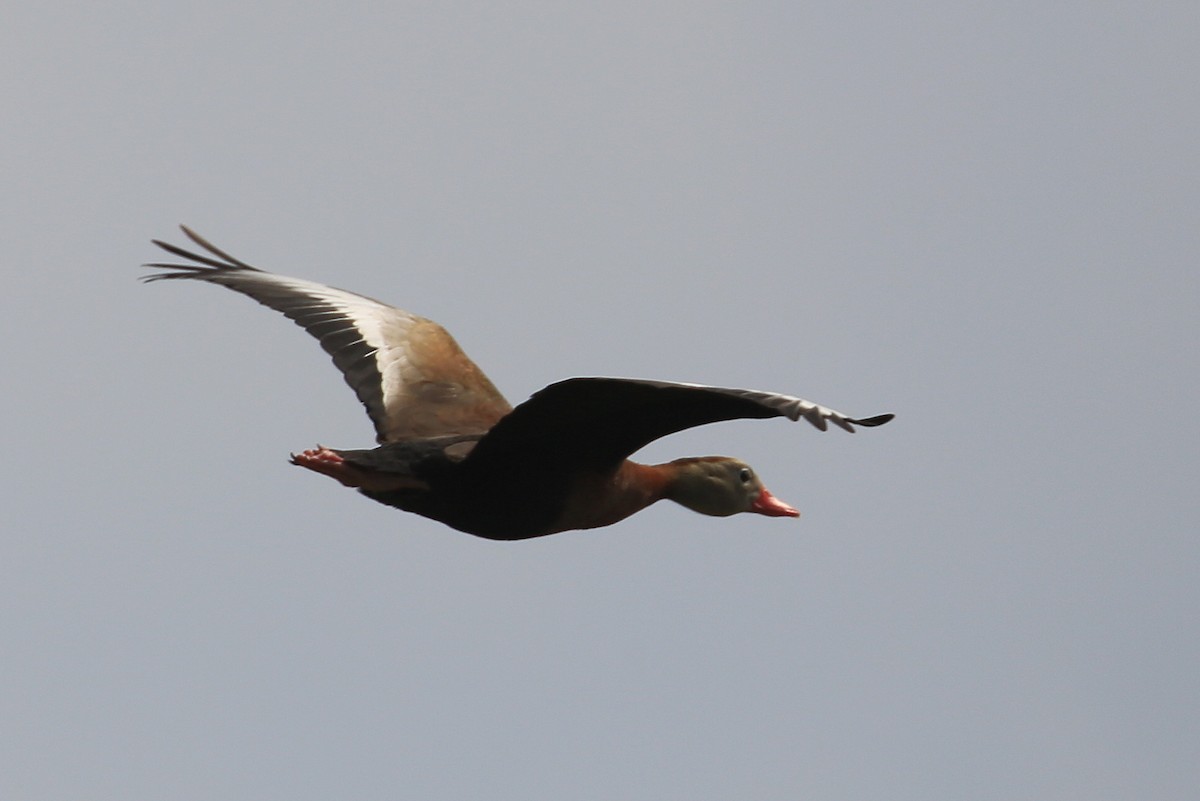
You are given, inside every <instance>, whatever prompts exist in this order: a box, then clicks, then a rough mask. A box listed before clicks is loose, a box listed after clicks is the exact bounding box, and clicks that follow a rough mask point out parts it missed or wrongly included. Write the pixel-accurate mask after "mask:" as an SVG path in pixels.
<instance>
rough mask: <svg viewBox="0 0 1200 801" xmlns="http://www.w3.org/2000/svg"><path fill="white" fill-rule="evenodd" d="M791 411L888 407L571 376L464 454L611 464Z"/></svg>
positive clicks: (835, 417) (825, 417)
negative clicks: (658, 444)
mask: <svg viewBox="0 0 1200 801" xmlns="http://www.w3.org/2000/svg"><path fill="white" fill-rule="evenodd" d="M767 417H788V418H790V419H792V420H801V419H804V420H807V421H808V422H810V423H812V424H813V425H814V426H816V427H817V428H819V429H820V430H822V431H824V430H826V428H827V427H828V424H829V423H833V424H834V425H836V426H839V427H840V428H844V429H845V430H846V431H849V432H851V433H853V432H854V426H856V425H858V426H879V425H883V424H884V423H886V422H888V421H889V420H891V419H892V417H893V415H890V414H882V415H878V416H876V417H868V418H865V419H858V418H853V417H847V416H846V415H844V414H842V413H841V412H837V411H834V410H833V409H828V408H826V407H824V406H819V405H817V404H815V403H812V402H811V401H806V400H803V399H802V398H795V397H792V396H790V395H778V394H775V393H771V392H758V391H756V390H750V389H725V388H722V387H708V386H702V385H699V384H678V383H673V382H669V381H648V380H643V379H632V378H569V379H567V380H565V381H559V382H558V383H556V384H551V385H550V386H548V387H546V388H545V389H543V390H541V391H540V392H537V393H536V394H534V395H533V397H531V398H530V399H529V400H527V401H525V402H524V403H522V404H520V405H519V406H517V407H516V408H515V409H513V411H512V413H511V414H509V415H507V416H506V417H505V418H504V419H502V420H501V421H500V422H499V423H497V424H496V425H495V427H494V428H492V429H491V430H490V431H489V432H488V433H487V434H486V435H485V436H484V437H483V439H481V440H480V441H479V444H478V445H476V446H475V449H474V451H472V453H471V455H470V457H469V458H468V461H470V462H475V463H483V462H485V461H488V460H493V459H495V460H503V459H507V458H514V457H516V456H517V455H518V454H519V455H520V456H521V458H523V459H524V458H531V459H540V460H542V461H543V462H544V463H549V464H553V465H555V466H560V467H561V466H565V465H587V466H594V467H598V468H604V467H609V466H611V465H613V464H614V463H616V462H619V461H620V460H622V459H625V458H626V457H628V456H630V455H631V454H633V453H634V452H635V451H637V450H639V449H640V448H641V447H642V446H644V445H646V444H648V443H650V442H653V441H654V440H656V439H658V438H659V437H664V436H666V435H667V434H672V433H674V432H676V431H682V430H683V429H685V428H692V427H694V426H700V425H705V424H706V423H715V422H717V421H720V420H734V419H737V418H767Z"/></svg>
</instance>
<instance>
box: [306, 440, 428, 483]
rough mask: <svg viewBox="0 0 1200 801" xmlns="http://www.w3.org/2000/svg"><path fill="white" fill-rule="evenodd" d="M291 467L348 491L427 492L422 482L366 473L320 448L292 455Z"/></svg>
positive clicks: (376, 473) (334, 452)
mask: <svg viewBox="0 0 1200 801" xmlns="http://www.w3.org/2000/svg"><path fill="white" fill-rule="evenodd" d="M291 462H292V464H295V465H299V466H300V467H306V468H308V469H309V470H312V471H313V472H315V473H320V474H321V475H324V476H329V477H330V478H333V479H337V480H338V481H339V482H341V483H342V484H343V485H345V486H347V487H358V488H361V489H367V490H378V491H388V490H399V489H428V486H429V485H427V484H426V483H425V482H423V481H417V480H415V479H412V478H407V477H405V476H397V475H391V474H388V473H379V472H376V471H374V470H364V469H363V468H361V467H355V466H354V465H352V464H349V463H347V462H346V460H345V459H343V458H342V457H341V454H339V453H338V452H337V451H335V450H331V449H330V448H326V447H325V446H323V445H318V446H317V447H315V448H310V449H309V450H306V451H304V452H303V453H301V454H295V453H293V454H291Z"/></svg>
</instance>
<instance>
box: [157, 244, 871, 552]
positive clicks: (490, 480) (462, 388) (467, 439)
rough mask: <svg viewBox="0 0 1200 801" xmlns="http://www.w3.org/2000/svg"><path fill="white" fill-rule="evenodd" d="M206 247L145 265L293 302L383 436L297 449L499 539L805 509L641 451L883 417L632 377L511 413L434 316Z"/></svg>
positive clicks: (546, 395) (697, 463)
mask: <svg viewBox="0 0 1200 801" xmlns="http://www.w3.org/2000/svg"><path fill="white" fill-rule="evenodd" d="M181 227H182V228H183V232H184V233H185V234H187V236H188V238H189V239H191V240H192V241H193V242H195V243H196V244H197V245H199V246H200V247H201V248H203V249H204V250H205V251H207V252H208V253H209V254H211V255H209V256H205V255H201V254H197V253H193V252H191V251H188V250H185V249H183V248H180V247H177V246H175V245H171V244H168V243H166V242H160V241H158V240H154V244H156V245H158V246H159V247H160V248H162V249H163V250H166V251H168V252H169V253H172V254H174V255H176V256H180V257H182V258H184V259H188V260H190V261H192V262H194V263H193V264H162V263H156V264H148V265H146V266H147V267H156V268H161V269H164V270H169V271H170V272H164V273H158V274H155V275H150V276H147V277H146V279H145V280H147V281H155V280H159V279H164V278H194V279H197V280H200V281H208V282H209V283H213V284H220V285H221V286H224V287H228V288H229V289H232V290H234V291H236V292H241V293H242V294H244V295H249V296H250V297H251V298H253V299H254V300H256V301H258V302H259V303H261V304H263V305H264V306H269V307H270V308H272V309H275V310H276V311H279V312H282V313H283V314H285V315H286V316H288V317H290V318H291V319H292V320H294V321H296V323H297V324H299V325H300V326H302V327H303V328H304V329H305V330H306V331H308V332H309V333H310V334H312V335H313V336H314V337H316V338H317V339H318V340H319V341H320V343H321V347H322V348H324V349H325V351H326V352H328V353H329V355H330V356H332V357H333V363H334V364H335V365H336V366H337V368H338V369H339V370H341V371H342V375H343V376H345V379H346V383H348V384H349V385H350V388H351V389H353V390H354V392H355V394H356V395H358V399H359V400H360V401H362V403H363V405H364V406H365V407H366V408H367V415H368V416H369V417H370V418H371V422H372V423H374V424H375V432H376V435H377V436H376V440H377V441H378V442H379V447H377V448H374V449H371V450H334V449H332V448H325V447H320V446H318V447H317V448H314V449H312V450H307V451H304V452H303V453H301V454H298V455H297V454H293V455H292V464H297V465H300V466H301V467H306V468H308V469H309V470H313V471H315V472H318V473H323V474H325V475H327V476H330V477H332V478H335V479H337V480H338V481H340V482H341V483H342V484H344V485H346V486H347V487H355V488H357V489H358V491H359V492H361V493H362V494H363V495H366V496H367V497H368V498H371V499H373V500H376V501H379V502H380V503H384V504H387V505H389V506H395V507H397V508H400V509H404V510H406V511H409V512H415V513H417V514H419V515H424V516H425V517H428V518H432V519H434V520H438V521H441V522H442V523H445V524H446V525H448V526H452V527H453V528H456V529H458V530H460V531H465V532H467V533H468V534H475V535H477V536H480V537H487V538H488V539H495V540H518V539H526V538H528V537H540V536H543V535H545V534H554V533H556V532H559V531H568V530H571V529H585V528H596V527H598V526H607V525H610V524H612V523H616V522H617V521H618V520H623V519H624V518H626V517H628V516H629V515H631V514H633V513H635V512H637V511H639V510H641V509H644V508H645V507H647V506H649V505H650V504H652V503H654V502H655V501H658V500H661V499H663V498H669V499H670V500H673V501H675V502H677V503H680V504H682V505H684V506H686V507H688V508H689V509H693V510H695V511H697V512H700V513H702V514H706V515H716V516H725V515H732V514H736V513H738V512H755V513H757V514H762V515H768V516H771V517H798V516H799V515H800V513H799V512H798V511H796V510H795V509H793V508H792V507H790V506H788V505H787V504H786V503H784V502H783V501H780V500H779V499H778V498H776V497H775V496H774V495H772V494H771V493H770V492H768V491H767V489H766V488H765V487H764V486H763V485H762V482H761V481H759V479H758V476H757V475H755V473H754V471H753V470H751V469H750V467H749V466H747V465H746V464H745V463H744V462H741V461H739V460H737V459H731V458H728V457H723V456H705V457H700V458H691V459H677V460H675V461H673V462H669V463H667V464H660V465H644V464H638V463H637V462H633V461H630V460H629V459H628V457H629V456H630V455H632V454H633V453H634V452H635V451H637V450H638V449H640V448H641V447H642V446H643V445H646V444H647V443H649V442H652V441H654V440H656V439H658V438H659V437H663V436H666V435H667V434H671V433H673V432H675V431H682V430H683V429H685V428H691V427H692V426H699V425H704V424H705V423H713V422H716V421H718V420H732V419H735V418H743V417H756V418H766V417H788V418H791V419H792V420H799V419H801V418H803V419H805V420H807V421H808V422H810V423H812V424H813V425H814V426H816V427H817V428H819V429H820V430H822V431H824V430H825V429H826V424H827V423H828V422H832V423H833V424H834V425H837V426H839V427H841V428H844V429H845V430H846V431H850V432H853V431H854V426H855V425H860V426H878V425H882V424H884V423H886V422H887V421H889V420H891V419H892V415H890V414H884V415H879V416H877V417H869V418H866V419H854V418H850V417H846V416H845V415H844V414H842V413H840V412H836V411H834V410H833V409H827V408H825V407H823V406H818V405H817V404H815V403H810V402H809V401H806V400H802V399H800V398H793V397H790V396H787V395H776V394H773V393H770V392H756V391H753V390H747V389H722V388H719V387H706V386H699V385H696V384H677V383H671V382H667V381H644V380H636V379H628V378H568V379H567V380H565V381H559V382H558V383H556V384H551V385H550V386H548V387H546V388H545V389H543V390H541V391H540V392H537V393H535V394H534V395H533V397H531V398H530V399H529V400H527V401H525V402H524V403H522V404H520V405H519V406H517V407H516V408H513V407H512V406H510V405H509V404H508V402H507V401H506V400H504V397H503V396H502V395H501V394H500V393H499V392H498V391H497V390H496V388H495V387H494V386H493V385H492V382H491V381H489V380H488V379H487V376H485V375H484V374H483V373H482V372H481V371H480V369H479V368H478V367H476V366H475V363H474V362H472V361H471V360H470V359H468V358H467V356H466V354H465V353H463V352H462V350H461V349H460V348H459V346H458V344H457V343H456V342H455V341H454V339H453V338H452V337H451V336H450V334H448V333H447V332H446V330H445V329H443V328H442V327H441V326H440V325H438V324H437V323H434V322H432V321H430V320H426V319H424V318H422V317H418V316H417V315H415V314H410V313H409V312H406V311H402V310H400V309H397V308H395V307H392V306H388V305H387V304H384V303H380V302H379V301H377V300H372V299H371V298H368V297H364V296H363V295H356V294H354V293H353V292H346V291H344V290H341V289H333V288H332V287H327V286H324V285H322V284H317V283H313V282H312V281H305V280H303V279H299V278H288V277H286V276H282V275H273V274H271V273H268V272H264V271H262V270H259V269H258V268H256V267H251V266H250V265H249V264H246V263H245V262H243V261H239V260H238V259H235V258H233V257H232V256H230V255H229V254H228V253H225V252H224V251H222V250H220V249H219V248H217V247H214V246H213V245H212V244H210V243H209V242H207V241H205V240H204V239H203V238H202V237H200V236H199V235H197V234H196V233H195V232H193V231H191V230H189V229H188V228H187V227H186V226H181Z"/></svg>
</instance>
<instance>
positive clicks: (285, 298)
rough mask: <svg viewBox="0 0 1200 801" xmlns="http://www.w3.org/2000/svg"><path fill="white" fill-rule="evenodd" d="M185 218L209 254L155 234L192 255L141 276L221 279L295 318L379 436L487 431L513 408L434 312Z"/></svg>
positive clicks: (176, 249) (172, 250)
mask: <svg viewBox="0 0 1200 801" xmlns="http://www.w3.org/2000/svg"><path fill="white" fill-rule="evenodd" d="M180 227H181V228H182V229H183V232H184V233H185V234H187V236H188V238H189V239H191V240H192V241H193V242H195V243H196V244H197V245H199V246H200V247H201V248H203V249H204V250H206V251H207V252H208V253H210V254H212V255H211V257H210V256H205V255H201V254H198V253H193V252H191V251H188V250H185V249H183V248H181V247H178V246H176V245H171V244H168V243H166V242H160V241H159V240H157V239H155V240H153V241H154V244H156V245H158V246H159V247H160V248H162V249H163V250H165V251H167V252H168V253H172V254H174V255H176V256H179V257H181V258H184V259H188V260H190V261H191V262H193V263H192V264H165V263H157V264H147V265H145V266H147V267H156V268H159V269H163V270H169V271H170V272H164V273H157V274H155V275H149V276H146V278H145V279H144V280H146V281H158V280H162V279H175V278H189V279H196V280H199V281H208V282H209V283H212V284H220V285H221V286H224V287H228V288H229V289H232V290H234V291H235V292H241V293H242V294H243V295H248V296H250V297H251V298H253V299H254V300H256V301H258V302H259V303H261V304H263V305H264V306H268V307H270V308H272V309H275V310H276V311H278V312H282V313H283V314H284V315H286V316H287V317H289V318H291V319H292V320H294V321H295V322H296V323H297V324H298V325H300V326H301V327H303V328H304V330H305V331H308V333H310V334H312V335H313V336H314V337H316V338H317V339H318V340H319V341H320V343H321V347H322V348H324V349H325V351H326V352H327V353H328V354H329V355H330V356H332V357H333V363H334V365H336V366H337V368H338V369H339V370H341V371H342V375H343V376H344V377H345V379H346V383H347V384H349V385H350V388H351V389H353V390H354V394H355V395H357V396H358V399H359V400H360V401H362V404H363V406H365V407H366V408H367V415H368V416H369V417H370V418H371V422H372V423H374V425H375V433H376V439H377V440H378V441H379V442H381V443H383V442H396V441H399V440H405V439H414V438H423V437H435V436H443V435H449V434H476V433H481V432H484V431H487V430H488V429H489V428H491V427H492V426H493V425H495V423H496V421H497V420H499V419H500V418H501V417H503V416H504V415H506V414H507V413H508V412H509V411H510V410H511V408H512V407H511V406H509V404H508V402H507V401H506V400H505V399H504V397H503V396H502V395H501V394H500V392H499V391H498V390H497V389H496V387H495V386H493V385H492V382H491V381H489V380H488V378H487V376H485V375H484V374H483V372H482V371H481V370H480V369H479V368H478V367H477V366H476V365H475V363H474V362H472V361H471V360H470V359H469V358H467V355H466V354H465V353H463V351H462V349H461V348H460V347H459V346H458V343H457V342H455V341H454V338H453V337H451V336H450V334H449V333H447V332H446V329H444V328H442V327H441V326H440V325H438V324H437V323H435V322H433V321H432V320H427V319H425V318H424V317H418V316H417V315H415V314H410V313H409V312H406V311H403V310H401V309H397V308H395V307H393V306H389V305H387V304H386V303H380V302H379V301H377V300H372V299H371V298H368V297H365V296H363V295H358V294H355V293H353V292H346V291H345V290H342V289H334V288H333V287H328V286H325V285H323V284H318V283H315V282H313V281H305V280H303V279H301V278H289V277H287V276H283V275H275V274H273V273H268V272H266V271H264V270H260V269H258V268H257V267H251V266H250V265H249V264H246V263H245V262H243V261H240V260H238V259H235V258H234V257H233V256H230V255H229V254H228V253H225V252H224V251H222V250H220V249H219V248H217V247H215V246H214V245H212V244H210V243H209V242H208V241H206V240H205V239H204V238H203V237H201V236H200V235H199V234H197V233H195V232H194V231H192V230H190V229H189V228H187V227H186V226H180Z"/></svg>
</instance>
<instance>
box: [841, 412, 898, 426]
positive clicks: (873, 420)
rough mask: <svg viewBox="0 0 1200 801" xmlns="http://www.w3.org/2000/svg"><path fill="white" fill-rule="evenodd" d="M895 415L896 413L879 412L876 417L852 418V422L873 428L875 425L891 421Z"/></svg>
mask: <svg viewBox="0 0 1200 801" xmlns="http://www.w3.org/2000/svg"><path fill="white" fill-rule="evenodd" d="M895 417H896V415H894V414H877V415H875V416H874V417H864V418H863V419H861V420H850V422H851V423H854V424H855V425H858V426H863V427H864V428H873V427H874V426H881V425H883V424H884V423H889V422H891V421H892V420H893V419H894V418H895Z"/></svg>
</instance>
